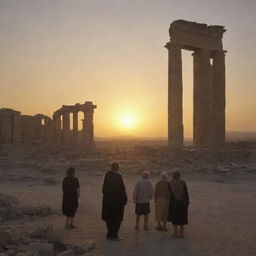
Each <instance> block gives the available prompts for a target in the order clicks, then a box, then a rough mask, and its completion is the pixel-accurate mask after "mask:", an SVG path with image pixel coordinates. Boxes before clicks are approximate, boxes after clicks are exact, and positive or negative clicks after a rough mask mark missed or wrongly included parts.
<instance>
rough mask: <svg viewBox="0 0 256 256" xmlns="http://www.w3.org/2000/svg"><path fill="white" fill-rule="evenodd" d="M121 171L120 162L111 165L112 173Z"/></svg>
mask: <svg viewBox="0 0 256 256" xmlns="http://www.w3.org/2000/svg"><path fill="white" fill-rule="evenodd" d="M118 170H119V163H118V162H113V163H112V164H111V171H113V172H117V171H118Z"/></svg>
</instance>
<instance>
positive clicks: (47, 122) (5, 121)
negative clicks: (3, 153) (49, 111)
mask: <svg viewBox="0 0 256 256" xmlns="http://www.w3.org/2000/svg"><path fill="white" fill-rule="evenodd" d="M51 130H52V119H51V118H50V117H47V116H44V115H41V114H38V115H35V116H28V115H21V113H20V112H19V111H15V110H12V109H7V108H1V109H0V143H1V144H9V143H25V142H31V141H42V142H49V141H50V139H51V137H52V136H51V134H52V133H51Z"/></svg>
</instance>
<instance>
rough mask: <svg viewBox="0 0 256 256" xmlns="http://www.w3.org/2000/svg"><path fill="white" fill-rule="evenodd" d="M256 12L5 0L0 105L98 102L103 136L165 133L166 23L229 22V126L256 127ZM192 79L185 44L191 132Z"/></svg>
mask: <svg viewBox="0 0 256 256" xmlns="http://www.w3.org/2000/svg"><path fill="white" fill-rule="evenodd" d="M227 2H228V3H227ZM255 13H256V2H255V1H253V0H250V1H249V0H245V1H242V0H240V1H238V0H234V1H221V0H216V1H205V0H191V1H185V0H181V1H172V0H159V1H155V0H134V1H128V0H87V1H82V0H77V1H68V0H62V1H52V0H44V1H39V0H0V35H1V40H0V107H8V108H13V109H15V110H19V111H21V112H22V113H23V114H30V115H34V114H37V113H44V114H47V115H50V116H51V115H52V113H53V112H54V111H55V110H56V109H58V108H60V107H61V105H62V104H66V105H68V104H75V103H78V102H79V103H83V102H85V101H93V102H94V104H96V105H97V106H98V108H97V109H96V110H95V134H96V135H97V136H116V135H127V134H129V135H135V136H154V137H162V136H167V61H168V59H167V50H166V49H165V48H164V45H165V43H166V42H167V41H168V40H169V35H168V28H169V24H170V23H171V22H172V21H174V20H175V19H186V20H191V21H197V22H202V23H207V24H209V25H217V24H219V25H225V26H226V29H227V32H226V33H225V34H224V49H226V50H227V51H228V53H227V56H226V73H227V79H226V80H227V81H226V84H227V111H226V116H227V130H233V131H256V117H255V116H256V115H255V111H256V103H255V95H256V87H255V80H256V75H255V70H256V52H255V45H256V35H255V27H254V26H255V24H256V18H255ZM192 82H193V81H192V57H191V52H186V51H184V52H183V83H184V102H183V104H184V128H185V136H186V137H191V134H192V108H193V105H192ZM127 115H128V116H131V117H132V118H134V126H132V127H126V128H125V127H124V125H122V118H123V116H127Z"/></svg>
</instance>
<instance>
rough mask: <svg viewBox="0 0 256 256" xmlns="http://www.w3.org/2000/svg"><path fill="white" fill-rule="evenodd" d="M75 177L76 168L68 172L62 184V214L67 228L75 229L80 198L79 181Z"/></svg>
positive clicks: (71, 168)
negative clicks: (75, 218)
mask: <svg viewBox="0 0 256 256" xmlns="http://www.w3.org/2000/svg"><path fill="white" fill-rule="evenodd" d="M74 175H75V168H74V167H70V168H69V169H68V170H67V176H66V177H65V178H64V180H63V182H62V191H63V201H62V213H63V214H64V215H65V216H66V223H65V228H75V226H74V217H75V214H76V210H77V207H78V197H79V196H80V191H79V181H78V179H77V178H76V177H74Z"/></svg>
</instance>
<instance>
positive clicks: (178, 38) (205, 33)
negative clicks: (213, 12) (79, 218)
mask: <svg viewBox="0 0 256 256" xmlns="http://www.w3.org/2000/svg"><path fill="white" fill-rule="evenodd" d="M225 31H226V30H225V29H224V27H223V26H218V25H217V26H208V25H207V24H203V23H196V22H190V21H185V20H176V21H174V22H173V23H171V25H170V29H169V34H170V40H171V42H173V43H175V44H178V45H180V46H181V47H182V49H185V50H191V51H194V50H196V49H197V48H203V49H209V50H223V46H222V37H223V33H224V32H225Z"/></svg>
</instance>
